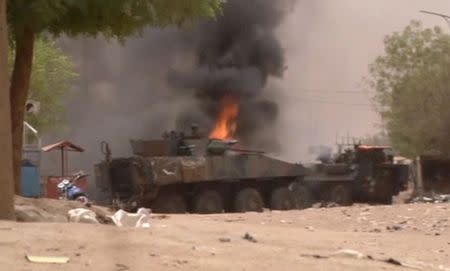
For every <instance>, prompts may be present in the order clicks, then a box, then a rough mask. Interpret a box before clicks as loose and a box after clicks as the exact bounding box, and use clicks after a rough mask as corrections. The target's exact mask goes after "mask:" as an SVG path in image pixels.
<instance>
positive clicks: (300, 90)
mask: <svg viewBox="0 0 450 271" xmlns="http://www.w3.org/2000/svg"><path fill="white" fill-rule="evenodd" d="M295 90H298V91H299V92H313V93H343V94H347V93H348V94H374V93H375V92H374V91H361V90H331V89H308V88H296V89H295Z"/></svg>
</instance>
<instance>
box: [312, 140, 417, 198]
mask: <svg viewBox="0 0 450 271" xmlns="http://www.w3.org/2000/svg"><path fill="white" fill-rule="evenodd" d="M391 151H392V149H391V148H390V147H384V146H368V145H360V144H356V145H354V146H353V149H347V150H346V151H345V152H344V153H340V154H338V156H337V157H336V158H335V159H334V161H332V162H331V163H330V162H324V163H322V164H321V165H320V167H321V168H328V171H327V173H326V174H323V173H322V174H317V171H316V173H313V174H310V175H309V176H308V177H307V178H306V179H307V181H311V180H315V181H320V180H321V181H322V182H323V181H324V180H325V179H327V178H332V177H333V176H336V175H337V176H341V177H339V178H342V177H343V176H344V175H347V177H348V178H350V179H352V181H351V194H345V193H344V192H342V193H341V195H344V194H345V197H346V199H345V200H343V201H344V202H349V201H350V198H352V199H353V200H354V201H358V202H366V203H383V204H391V203H392V197H393V196H394V195H398V194H399V193H400V191H404V190H406V188H407V181H408V171H409V168H408V166H407V165H400V164H394V163H393V155H392V154H391V153H390V152H391ZM330 170H331V171H330ZM321 171H322V172H324V170H323V169H322V170H321ZM319 172H320V170H319ZM333 178H334V177H333ZM339 189H341V191H343V188H339ZM346 191H348V190H346Z"/></svg>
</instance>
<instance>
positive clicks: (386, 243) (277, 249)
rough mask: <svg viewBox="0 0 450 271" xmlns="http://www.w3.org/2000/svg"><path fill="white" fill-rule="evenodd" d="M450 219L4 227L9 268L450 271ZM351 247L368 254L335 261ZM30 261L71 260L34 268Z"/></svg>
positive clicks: (191, 218)
mask: <svg viewBox="0 0 450 271" xmlns="http://www.w3.org/2000/svg"><path fill="white" fill-rule="evenodd" d="M38 202H39V201H38ZM32 203H33V202H32ZM24 204H25V203H24V202H22V205H24ZM33 204H34V205H35V206H37V205H39V204H38V203H36V202H34V203H33ZM49 204H50V205H53V208H54V209H52V210H49V211H53V212H56V210H59V211H60V212H65V208H67V206H66V207H64V208H60V207H59V208H58V207H55V206H57V205H58V203H57V202H56V201H50V202H46V203H45V204H43V205H44V207H45V208H47V209H48V208H49V207H48V206H47V205H49ZM41 205H42V204H41ZM41 207H42V206H41ZM449 214H450V205H449V204H411V205H406V204H403V205H394V206H377V207H375V206H365V205H354V206H351V207H345V208H341V207H338V208H327V209H325V208H322V209H308V210H303V211H289V212H270V211H267V212H264V213H262V214H256V213H247V214H222V215H205V216H201V215H170V216H165V217H164V216H163V217H161V216H156V215H155V216H153V217H152V220H151V223H152V224H151V228H150V229H134V228H118V227H115V226H111V225H87V224H69V223H61V222H53V223H14V222H5V221H3V222H0V270H18V271H28V270H33V271H34V270H74V271H75V270H76V271H79V270H99V271H103V270H105V271H106V270H108V271H111V270H112V271H114V270H116V271H124V270H450V269H448V268H450V257H449V254H450V228H449V226H450V220H449V219H450V217H449ZM246 233H248V234H249V235H251V236H252V237H253V238H254V239H255V240H256V242H251V241H249V240H246V239H244V238H243V236H244V235H245V234H246ZM342 249H351V250H356V251H358V252H360V253H362V254H364V255H365V256H363V257H362V258H358V257H356V256H355V255H353V254H351V253H350V254H349V253H340V254H339V253H338V254H337V255H334V254H335V253H336V252H338V251H339V250H342ZM27 254H32V255H45V256H68V257H70V262H69V263H66V264H56V265H55V264H37V263H30V262H28V261H27V260H26V258H25V256H26V255H27ZM389 258H393V259H395V260H397V261H400V262H402V263H403V264H404V265H406V267H405V266H403V267H402V266H397V265H394V264H392V263H387V262H385V261H384V260H387V259H389Z"/></svg>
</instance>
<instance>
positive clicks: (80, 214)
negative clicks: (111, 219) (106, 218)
mask: <svg viewBox="0 0 450 271" xmlns="http://www.w3.org/2000/svg"><path fill="white" fill-rule="evenodd" d="M67 216H68V218H69V222H75V223H88V224H100V223H99V222H98V220H97V218H96V216H97V215H96V214H95V213H94V212H93V211H91V210H87V209H84V208H76V209H72V210H70V211H68V212H67Z"/></svg>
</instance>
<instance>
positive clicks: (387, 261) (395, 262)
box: [385, 258, 403, 266]
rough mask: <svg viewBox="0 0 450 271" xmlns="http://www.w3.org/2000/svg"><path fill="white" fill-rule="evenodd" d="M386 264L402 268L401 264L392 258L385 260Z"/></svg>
mask: <svg viewBox="0 0 450 271" xmlns="http://www.w3.org/2000/svg"><path fill="white" fill-rule="evenodd" d="M385 262H386V263H390V264H393V265H398V266H403V265H402V263H401V262H400V261H398V260H396V259H394V258H389V259H387V260H385Z"/></svg>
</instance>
